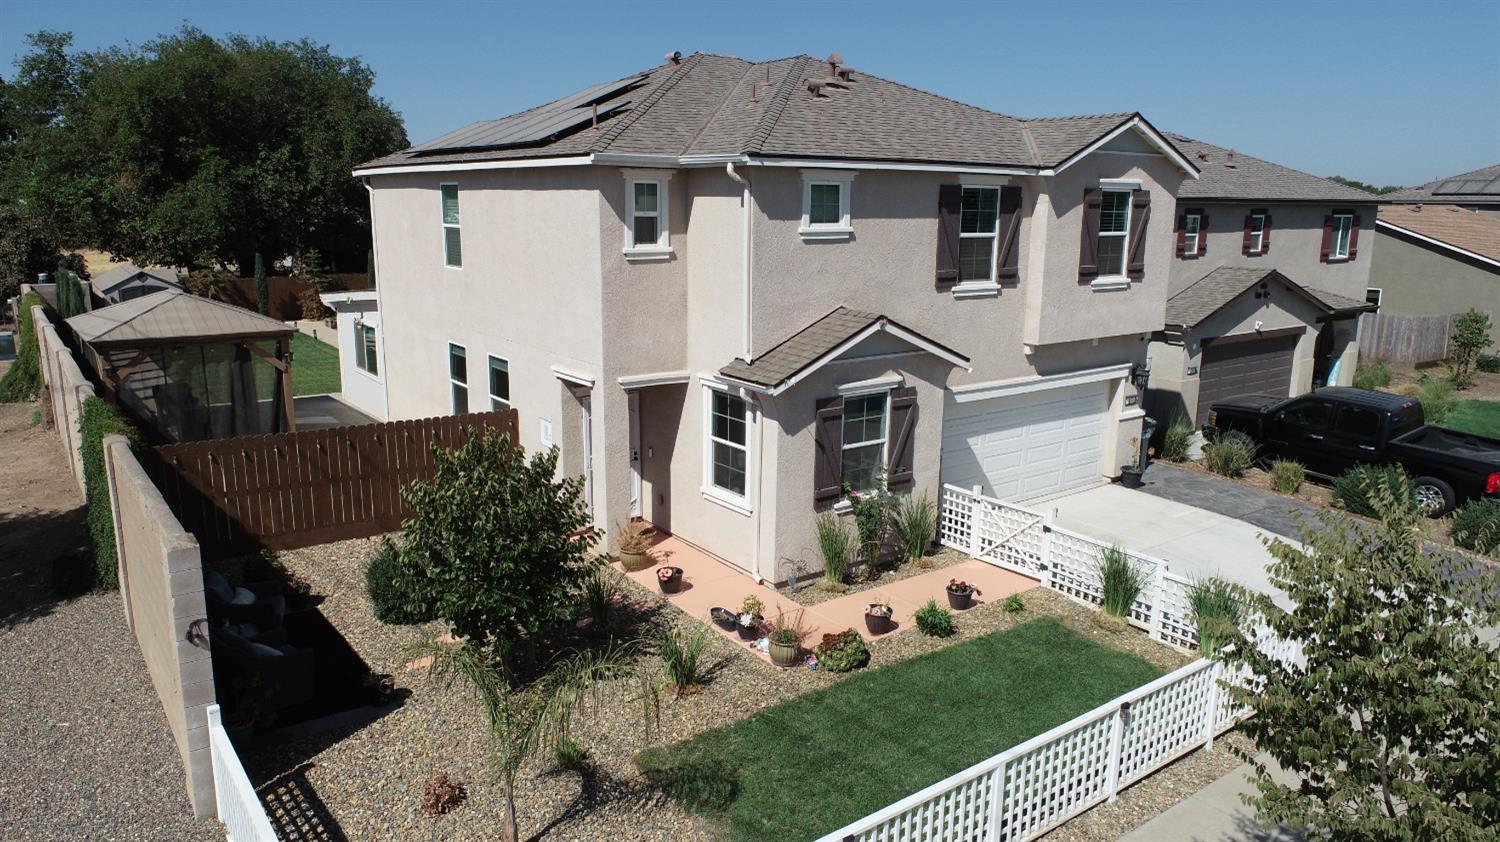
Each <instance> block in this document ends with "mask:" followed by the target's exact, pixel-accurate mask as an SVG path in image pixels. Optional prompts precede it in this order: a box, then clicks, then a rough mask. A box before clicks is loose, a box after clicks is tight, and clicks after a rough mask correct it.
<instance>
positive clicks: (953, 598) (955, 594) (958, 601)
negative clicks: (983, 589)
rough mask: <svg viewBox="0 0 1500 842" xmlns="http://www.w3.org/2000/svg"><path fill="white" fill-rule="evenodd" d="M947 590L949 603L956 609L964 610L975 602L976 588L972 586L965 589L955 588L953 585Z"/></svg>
mask: <svg viewBox="0 0 1500 842" xmlns="http://www.w3.org/2000/svg"><path fill="white" fill-rule="evenodd" d="M947 591H948V605H949V607H951V608H952V609H953V610H955V611H962V610H964V609H965V608H968V607H969V606H970V605H972V604H973V602H974V589H973V588H972V587H969V588H965V589H963V590H954V589H953V588H952V587H949V588H948V589H947Z"/></svg>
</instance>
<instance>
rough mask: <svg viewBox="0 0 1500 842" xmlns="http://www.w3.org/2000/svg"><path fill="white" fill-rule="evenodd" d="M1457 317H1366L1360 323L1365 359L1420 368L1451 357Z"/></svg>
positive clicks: (1362, 350) (1362, 354)
mask: <svg viewBox="0 0 1500 842" xmlns="http://www.w3.org/2000/svg"><path fill="white" fill-rule="evenodd" d="M1452 329H1453V316H1400V315H1394V314H1391V313H1366V314H1365V315H1363V316H1360V319H1359V356H1360V358H1361V359H1379V360H1389V361H1391V362H1398V363H1409V364H1412V365H1420V364H1422V363H1431V362H1437V361H1438V360H1442V359H1445V358H1447V356H1448V339H1449V336H1450V335H1451V333H1452Z"/></svg>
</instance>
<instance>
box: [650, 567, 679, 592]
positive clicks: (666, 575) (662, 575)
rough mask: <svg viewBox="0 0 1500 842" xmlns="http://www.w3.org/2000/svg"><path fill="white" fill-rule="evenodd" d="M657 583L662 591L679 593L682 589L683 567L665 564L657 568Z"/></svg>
mask: <svg viewBox="0 0 1500 842" xmlns="http://www.w3.org/2000/svg"><path fill="white" fill-rule="evenodd" d="M656 584H658V585H661V592H662V593H677V592H678V591H680V590H682V568H681V567H673V566H672V565H670V564H664V565H662V566H661V567H658V568H656Z"/></svg>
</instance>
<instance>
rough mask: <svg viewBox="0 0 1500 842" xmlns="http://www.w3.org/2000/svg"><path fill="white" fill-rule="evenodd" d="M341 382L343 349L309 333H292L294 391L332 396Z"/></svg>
mask: <svg viewBox="0 0 1500 842" xmlns="http://www.w3.org/2000/svg"><path fill="white" fill-rule="evenodd" d="M341 388H342V386H341V384H340V382H339V349H337V348H335V347H333V346H332V345H329V344H328V343H327V342H323V341H321V340H317V339H314V338H312V337H311V336H308V335H307V334H305V333H301V332H298V333H294V334H292V392H293V394H297V395H330V394H333V393H334V392H337V391H339V390H340V389H341Z"/></svg>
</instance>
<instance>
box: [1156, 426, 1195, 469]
mask: <svg viewBox="0 0 1500 842" xmlns="http://www.w3.org/2000/svg"><path fill="white" fill-rule="evenodd" d="M1194 432H1195V430H1194V429H1193V422H1192V421H1189V420H1188V417H1187V416H1186V415H1175V416H1173V417H1172V420H1171V422H1170V423H1168V424H1167V428H1166V429H1165V430H1163V431H1162V434H1161V458H1163V459H1166V460H1167V461H1169V462H1182V461H1185V460H1186V459H1187V458H1188V452H1189V451H1191V450H1192V449H1193V433H1194Z"/></svg>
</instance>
